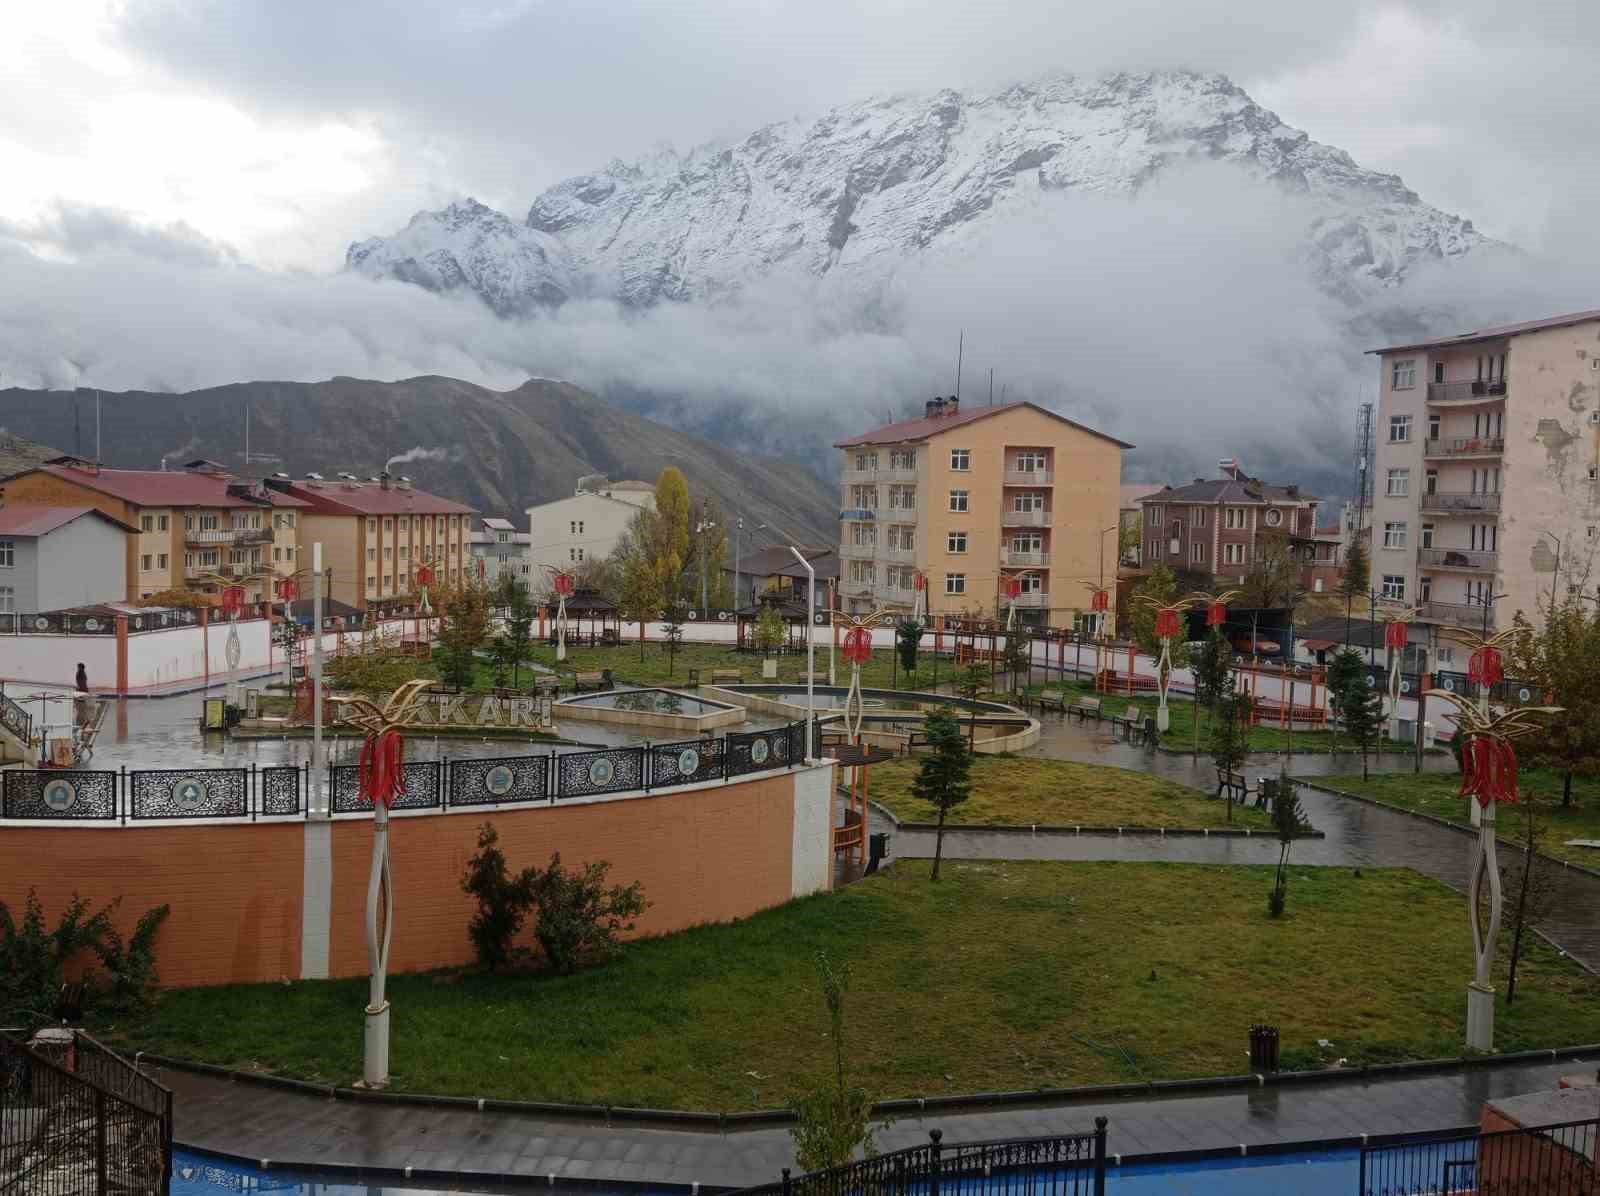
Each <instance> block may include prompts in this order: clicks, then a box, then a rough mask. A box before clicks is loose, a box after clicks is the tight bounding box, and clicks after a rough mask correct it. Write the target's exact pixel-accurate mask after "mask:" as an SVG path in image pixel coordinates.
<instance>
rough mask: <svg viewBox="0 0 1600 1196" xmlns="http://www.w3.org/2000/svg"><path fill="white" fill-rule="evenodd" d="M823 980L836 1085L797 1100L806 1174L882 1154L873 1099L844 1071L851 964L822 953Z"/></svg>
mask: <svg viewBox="0 0 1600 1196" xmlns="http://www.w3.org/2000/svg"><path fill="white" fill-rule="evenodd" d="M817 976H818V979H819V980H820V981H821V985H822V999H823V1002H824V1004H826V1005H827V1008H828V1022H829V1030H830V1037H831V1038H832V1040H833V1077H832V1082H831V1083H829V1082H827V1081H819V1082H818V1083H816V1084H814V1085H813V1086H812V1087H811V1088H809V1089H807V1090H806V1091H805V1092H803V1093H801V1094H800V1095H799V1096H798V1097H796V1098H795V1101H794V1112H795V1124H794V1126H793V1128H791V1129H790V1131H789V1133H790V1135H791V1136H792V1137H793V1138H794V1157H795V1162H796V1163H798V1164H799V1165H800V1166H801V1168H802V1169H804V1170H806V1171H822V1170H825V1169H827V1168H829V1167H838V1166H841V1165H843V1164H845V1163H848V1162H849V1161H850V1160H851V1159H852V1158H854V1157H855V1152H856V1151H857V1150H858V1149H859V1150H861V1151H862V1152H863V1153H864V1154H866V1155H868V1156H871V1155H873V1154H876V1153H877V1151H876V1148H875V1147H874V1144H873V1133H872V1131H873V1126H872V1098H871V1097H870V1096H869V1095H868V1094H867V1091H866V1089H864V1088H862V1087H860V1086H847V1084H846V1082H845V1072H844V995H845V993H846V992H848V991H849V988H850V965H849V964H848V963H846V964H842V965H840V966H839V967H834V965H833V962H832V960H830V959H829V958H828V953H827V952H826V951H818V952H817Z"/></svg>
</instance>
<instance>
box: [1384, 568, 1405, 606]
mask: <svg viewBox="0 0 1600 1196" xmlns="http://www.w3.org/2000/svg"><path fill="white" fill-rule="evenodd" d="M1383 596H1384V597H1385V598H1388V599H1391V600H1393V601H1396V602H1404V601H1405V597H1406V579H1405V578H1404V577H1402V576H1401V575H1400V574H1398V573H1385V574H1384V575H1383Z"/></svg>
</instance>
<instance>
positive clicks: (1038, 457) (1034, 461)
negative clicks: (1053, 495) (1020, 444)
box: [1011, 449, 1045, 473]
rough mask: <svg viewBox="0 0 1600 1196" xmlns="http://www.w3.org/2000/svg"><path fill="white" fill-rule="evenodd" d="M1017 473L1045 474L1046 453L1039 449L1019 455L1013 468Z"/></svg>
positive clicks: (1027, 450)
mask: <svg viewBox="0 0 1600 1196" xmlns="http://www.w3.org/2000/svg"><path fill="white" fill-rule="evenodd" d="M1011 468H1012V469H1013V470H1015V471H1016V472H1017V473H1043V472H1044V469H1045V465H1044V453H1043V451H1042V450H1039V449H1026V450H1024V451H1023V452H1020V453H1018V454H1017V460H1016V463H1015V464H1014V465H1012V467H1011Z"/></svg>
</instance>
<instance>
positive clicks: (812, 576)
mask: <svg viewBox="0 0 1600 1196" xmlns="http://www.w3.org/2000/svg"><path fill="white" fill-rule="evenodd" d="M789 551H790V552H792V553H794V559H795V560H797V561H799V562H800V567H801V568H802V569H804V570H805V571H806V574H807V577H808V580H807V583H806V760H807V761H808V762H809V761H812V760H815V759H816V758H817V684H816V683H817V571H816V570H815V569H813V568H812V567H811V562H810V561H808V560H806V558H805V555H804V554H803V553H802V552H801V551H800V550H799V549H798V548H796V547H795V546H794V545H793V544H791V545H789ZM830 642H831V640H830Z"/></svg>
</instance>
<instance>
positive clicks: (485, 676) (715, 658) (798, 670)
mask: <svg viewBox="0 0 1600 1196" xmlns="http://www.w3.org/2000/svg"><path fill="white" fill-rule="evenodd" d="M530 659H532V660H535V661H537V662H538V663H539V664H541V665H543V666H544V667H545V668H547V669H555V670H557V671H558V672H563V673H570V672H592V671H598V670H600V669H610V670H611V671H612V674H613V675H614V676H615V677H616V678H617V679H618V680H619V681H626V682H628V683H630V684H634V685H667V686H671V685H684V684H686V683H687V682H688V679H689V670H690V669H699V670H700V680H701V682H702V684H708V683H709V681H710V673H711V670H712V669H737V670H739V671H740V672H741V673H743V674H744V679H745V682H746V683H747V684H751V685H759V684H760V683H761V682H762V681H763V680H764V678H763V677H762V675H761V662H762V657H761V655H760V654H759V653H755V652H735V651H734V650H733V649H732V648H731V647H726V646H723V645H721V644H680V645H679V646H678V650H677V653H676V656H675V657H672V656H669V655H668V652H667V648H666V645H664V644H662V643H659V642H657V641H655V640H650V641H647V642H646V643H645V645H644V653H643V659H642V660H641V659H640V651H639V643H638V641H637V640H634V641H625V642H624V643H623V644H621V645H620V646H618V647H615V648H575V647H572V646H571V645H569V646H568V647H567V659H566V660H565V661H563V662H562V663H561V664H559V665H558V664H557V663H556V650H555V649H554V648H552V647H550V646H549V645H548V644H544V643H537V644H535V645H534V648H533V654H532V656H531V657H530ZM774 659H775V660H777V662H778V677H777V680H778V682H782V683H793V682H798V681H799V680H800V675H801V674H802V673H804V672H805V668H806V657H805V653H803V652H800V653H795V652H788V653H785V654H784V655H782V656H778V657H774ZM922 659H923V661H924V666H923V668H921V669H920V670H919V671H918V672H917V673H916V674H914V675H913V679H912V683H911V684H907V680H906V673H905V670H904V669H901V668H899V667H898V666H897V662H896V661H894V654H893V653H892V652H891V651H890V650H889V649H888V648H879V649H877V650H876V651H874V652H873V654H872V659H871V660H870V661H869V662H868V663H866V664H864V665H863V666H862V667H861V684H862V685H864V686H866V687H868V688H878V689H889V688H896V689H917V688H919V687H930V688H931V686H932V684H933V675H934V673H933V668H932V658H931V657H929V656H927V655H924V657H923V658H922ZM817 672H819V673H821V674H823V675H824V676H826V674H827V672H828V649H827V645H826V644H823V643H819V644H818V645H817ZM491 673H492V670H491V669H490V668H489V667H488V664H487V662H483V661H480V662H479V668H478V677H479V680H480V682H481V683H482V684H485V685H487V684H489V679H490V676H491ZM834 676H835V678H836V679H837V680H838V683H839V684H840V685H849V684H850V666H849V665H848V664H846V663H845V659H844V655H843V653H837V654H836V655H835V659H834ZM952 676H953V672H952V669H951V665H950V662H949V661H948V660H941V661H940V662H939V680H940V682H941V683H948V682H949V681H950V679H951V677H952ZM891 683H892V684H891Z"/></svg>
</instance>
